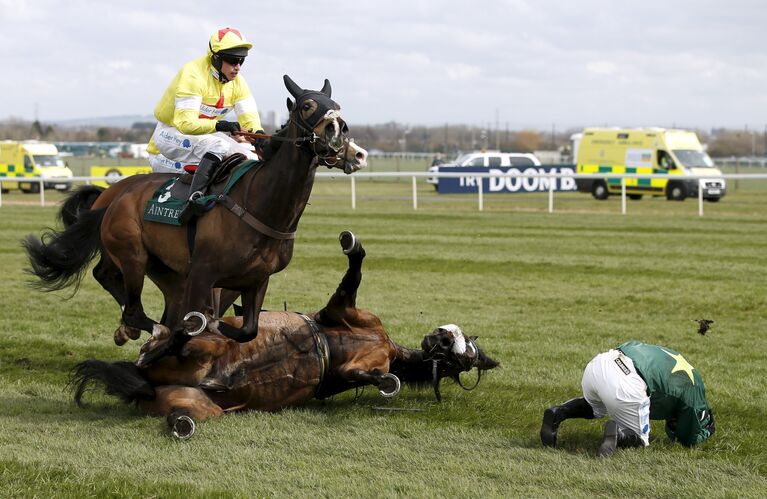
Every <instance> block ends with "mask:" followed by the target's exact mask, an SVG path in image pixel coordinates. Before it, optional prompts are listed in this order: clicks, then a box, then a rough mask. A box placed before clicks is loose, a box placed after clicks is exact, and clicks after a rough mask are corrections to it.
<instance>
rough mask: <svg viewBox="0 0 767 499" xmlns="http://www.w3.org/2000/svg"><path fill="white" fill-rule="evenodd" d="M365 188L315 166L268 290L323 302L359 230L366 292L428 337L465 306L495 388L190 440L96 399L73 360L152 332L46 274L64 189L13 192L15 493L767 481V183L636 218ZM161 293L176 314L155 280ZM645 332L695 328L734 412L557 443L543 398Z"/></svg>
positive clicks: (671, 337)
mask: <svg viewBox="0 0 767 499" xmlns="http://www.w3.org/2000/svg"><path fill="white" fill-rule="evenodd" d="M357 185H358V188H359V192H358V200H357V202H358V205H357V210H351V208H350V201H349V194H348V182H347V181H338V182H336V181H329V180H322V181H319V182H318V183H317V185H316V188H315V194H314V195H313V197H312V200H311V204H310V205H309V206H308V207H307V210H306V213H305V215H304V218H303V219H302V222H301V226H300V228H299V237H298V240H297V244H296V252H295V256H294V258H293V261H292V263H291V264H290V266H289V267H288V268H287V269H286V270H285V271H283V272H282V273H280V274H277V275H275V276H273V277H272V281H271V284H270V288H269V293H268V296H267V300H266V304H265V306H266V307H267V308H271V309H282V307H283V303H284V302H287V304H288V307H289V308H290V309H292V310H298V311H310V310H316V309H318V308H320V307H321V306H323V305H324V303H325V301H326V300H327V299H328V297H329V296H330V294H331V293H332V291H333V290H334V289H335V286H336V285H337V283H338V281H339V279H340V277H341V275H342V273H343V271H344V270H345V266H346V259H345V258H344V257H343V255H342V254H341V252H340V250H339V247H338V242H337V240H336V238H337V235H338V233H339V232H340V231H341V230H344V229H350V230H353V231H355V232H356V233H357V234H358V235H359V236H360V237H361V239H362V240H363V242H364V245H365V248H366V250H367V254H368V258H367V260H366V262H365V267H364V269H363V273H364V279H363V283H362V287H361V289H360V292H359V298H358V304H359V305H360V306H362V307H365V308H368V309H371V310H373V311H375V312H377V313H378V314H379V315H380V317H381V318H382V320H383V322H384V324H385V325H386V327H387V329H388V331H389V334H390V336H391V337H392V338H393V339H394V340H395V341H397V342H398V343H401V344H404V345H407V346H412V347H415V346H416V345H418V344H419V342H420V339H421V338H422V336H423V335H424V334H426V333H428V332H430V331H431V330H432V329H433V328H434V327H435V326H438V325H441V324H445V323H449V322H454V323H456V324H459V325H460V326H462V328H463V329H464V331H465V332H466V333H467V334H473V335H479V337H480V338H479V340H478V343H479V345H480V346H481V347H482V348H483V349H484V350H485V351H486V352H487V353H488V354H489V355H491V356H493V357H494V358H496V359H497V360H499V361H500V362H501V364H502V368H500V369H498V370H496V371H495V372H490V373H487V375H486V376H485V377H483V380H482V383H481V384H480V385H479V388H477V389H476V390H475V391H473V392H465V391H463V390H461V389H460V387H458V386H457V385H454V384H452V383H450V382H446V383H444V384H443V388H442V394H443V399H444V400H443V402H442V403H441V404H439V403H436V401H435V400H434V397H433V394H432V393H431V392H430V391H428V390H426V391H412V390H407V389H404V388H403V391H402V392H401V394H400V395H399V396H398V397H397V398H395V399H392V400H385V399H382V398H381V397H379V396H378V395H377V392H376V391H375V390H372V389H368V390H365V391H364V392H363V393H362V395H361V396H360V397H359V398H358V399H356V400H355V398H354V393H349V394H344V395H341V396H337V397H335V398H334V399H332V400H329V401H327V402H325V403H320V402H315V403H312V404H310V405H309V406H307V407H305V408H301V409H294V410H287V411H283V412H281V413H277V414H260V413H242V414H234V415H227V416H225V417H222V418H219V419H217V420H210V421H206V422H203V423H201V424H200V425H199V428H198V433H197V434H196V435H195V436H194V437H193V438H192V439H191V440H189V441H184V442H179V441H175V440H173V439H172V437H170V436H168V434H167V431H166V429H165V423H164V420H162V419H159V418H149V417H144V416H140V415H139V414H137V412H136V411H135V409H133V408H132V407H127V406H122V405H120V404H119V403H118V402H117V401H116V400H114V399H111V398H108V397H106V396H103V395H98V394H93V395H91V396H90V397H89V398H88V399H87V400H88V401H89V405H88V407H86V408H84V409H81V408H78V407H76V406H75V405H74V403H73V402H72V396H71V393H70V392H69V391H68V389H67V388H66V382H67V372H68V370H69V369H70V368H71V367H72V366H73V365H74V364H76V363H77V362H79V361H81V360H84V359H86V358H99V359H103V360H110V361H114V360H133V359H135V357H136V352H137V350H138V347H139V345H138V344H136V343H133V344H130V345H127V346H125V347H122V348H120V347H116V346H115V345H114V344H113V342H112V332H113V330H114V328H115V327H116V325H117V321H118V316H119V309H118V307H117V306H116V305H115V303H114V302H113V301H112V299H111V298H110V297H109V296H108V295H107V293H106V292H105V291H103V290H102V289H101V288H100V287H99V286H98V285H97V284H96V282H95V281H94V280H93V278H92V277H90V276H87V277H86V279H85V280H84V282H83V284H82V287H81V288H80V290H79V292H78V293H77V294H76V295H75V296H74V297H72V298H71V299H68V297H69V295H70V294H71V292H70V293H55V294H42V293H39V292H36V291H34V290H32V289H30V288H29V287H28V286H27V285H26V282H27V277H26V276H25V274H24V273H23V270H22V269H23V268H24V267H25V265H26V261H25V257H24V255H23V253H22V252H21V249H20V246H19V240H20V239H21V238H22V237H23V236H24V235H26V234H28V233H39V231H40V230H41V229H42V228H43V227H46V226H51V225H53V224H54V217H55V207H46V208H40V207H37V206H24V205H17V204H14V201H17V202H18V198H16V197H15V196H17V195H15V194H9V195H6V196H4V197H3V201H4V205H3V207H2V208H0V220H1V222H0V253H2V255H3V258H2V263H0V272H2V274H3V276H4V279H3V280H2V283H0V289H2V296H3V297H4V300H3V305H2V308H3V311H2V331H1V332H0V334H2V338H0V491H1V492H0V496H3V497H20V496H23V497H32V496H37V497H51V496H56V497H60V496H64V497H78V498H79V497H103V496H136V497H139V496H140V497H263V496H280V497H307V496H311V497H317V496H321V497H339V496H340V497H381V496H385V497H391V496H409V497H413V496H414V497H443V496H446V497H519V496H523V497H530V496H548V497H561V496H567V497H592V496H621V497H702V496H706V497H724V496H727V497H764V496H765V495H767V477H766V475H767V448H766V447H765V443H764V442H765V439H764V430H763V428H764V421H765V420H766V419H767V395H766V394H765V382H764V380H765V377H766V376H767V364H765V361H764V359H765V354H764V352H765V351H767V337H766V336H765V331H767V316H766V315H765V310H766V309H767V299H766V298H765V297H766V296H767V268H766V267H767V266H766V265H765V261H766V260H765V250H766V249H767V230H765V227H766V224H767V196H765V191H767V189H765V188H764V187H765V186H764V184H761V185H760V184H759V183H749V184H748V185H749V188H746V187H745V186H741V188H740V189H739V190H738V191H735V192H732V193H731V195H729V196H728V197H727V198H725V199H724V200H722V201H721V202H720V203H717V204H710V203H707V204H706V205H705V209H706V215H705V216H704V217H698V215H697V204H696V203H695V202H694V201H690V200H688V201H685V202H683V203H670V202H667V201H665V200H662V199H644V200H642V201H639V202H630V203H629V208H628V215H626V216H622V215H621V214H620V202H619V201H618V200H616V199H610V200H608V201H606V202H598V201H595V200H593V199H591V197H590V196H587V195H578V194H566V195H562V196H558V197H557V198H556V199H557V201H556V203H555V209H556V210H557V213H554V214H549V213H547V212H546V209H547V200H546V197H545V195H519V196H513V195H512V196H488V197H487V198H486V201H485V211H484V212H479V211H478V210H477V204H476V198H473V197H461V196H447V197H446V196H438V195H435V194H433V190H432V188H431V187H430V186H428V185H425V184H423V182H419V196H420V198H419V209H418V211H414V210H413V209H412V202H411V201H410V198H409V196H410V185H409V184H407V183H406V184H404V185H403V183H396V182H391V183H386V182H362V181H360V182H358V184H357ZM18 196H21V195H18ZM56 196H57V195H56V194H51V195H50V196H47V199H48V200H49V201H55V200H56V199H57V197H56ZM22 199H24V198H22ZM26 199H28V198H26ZM32 199H33V200H36V199H37V198H36V197H34V196H33V197H32ZM6 201H7V202H6ZM244 230H247V229H244ZM145 304H146V307H147V309H148V311H149V313H150V315H152V316H154V317H158V316H159V313H160V310H161V304H160V302H159V294H158V293H157V291H156V290H155V289H153V288H150V289H147V291H146V292H145ZM702 318H706V319H713V320H715V321H716V323H715V324H714V326H713V329H712V331H710V332H709V333H708V334H707V335H706V336H700V335H698V334H697V333H696V329H697V324H695V323H694V322H693V320H694V319H702ZM628 339H639V340H643V341H647V342H654V343H659V344H663V345H667V346H669V347H672V348H675V349H677V350H679V351H681V352H682V353H683V354H684V355H685V357H686V358H687V359H688V360H689V361H690V362H691V363H692V365H694V366H695V367H696V368H697V369H699V370H700V372H701V373H702V375H703V377H704V379H705V381H706V386H707V390H708V398H709V401H710V402H711V404H712V406H713V407H714V408H715V411H716V414H717V433H716V434H715V435H714V436H713V437H712V438H711V439H710V440H709V441H708V442H706V443H704V444H703V445H701V446H700V447H698V448H695V449H686V448H683V447H681V446H679V445H677V444H672V443H670V442H669V441H668V440H667V438H666V436H665V434H664V432H663V424H662V422H655V423H654V424H653V427H652V435H653V437H652V438H653V441H652V444H651V446H650V447H649V448H647V449H632V450H621V451H619V452H618V453H617V454H616V456H614V458H612V459H610V460H600V459H597V458H596V457H595V456H596V450H597V446H598V443H599V441H600V438H601V433H602V423H603V421H602V422H600V421H585V420H575V421H568V422H566V423H564V424H563V425H562V428H561V430H560V438H559V442H560V445H559V448H558V449H556V450H551V449H543V448H542V447H541V445H540V441H539V438H538V430H539V427H540V421H541V416H542V413H543V410H544V409H545V408H546V407H548V406H550V405H553V404H556V403H560V402H562V401H564V400H567V399H569V398H571V397H573V396H577V395H578V394H579V388H580V378H581V374H582V370H583V368H584V366H585V365H586V363H588V361H589V360H590V359H591V358H592V357H593V356H594V355H595V354H597V353H599V352H601V351H604V350H607V349H609V348H612V347H615V346H617V345H618V344H620V343H621V342H623V341H625V340H628ZM466 381H467V382H471V381H472V379H471V378H467V380H466ZM371 406H389V407H398V408H408V409H421V410H422V412H390V413H387V412H376V411H373V410H372V409H371Z"/></svg>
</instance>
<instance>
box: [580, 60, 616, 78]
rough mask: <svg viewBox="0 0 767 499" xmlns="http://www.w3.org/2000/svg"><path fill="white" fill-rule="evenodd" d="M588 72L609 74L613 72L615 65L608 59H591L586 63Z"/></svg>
mask: <svg viewBox="0 0 767 499" xmlns="http://www.w3.org/2000/svg"><path fill="white" fill-rule="evenodd" d="M586 69H587V70H588V71H589V72H590V73H594V74H598V75H607V76H610V75H612V74H614V73H615V71H616V69H617V67H616V66H615V64H613V63H612V62H609V61H593V62H589V63H587V64H586Z"/></svg>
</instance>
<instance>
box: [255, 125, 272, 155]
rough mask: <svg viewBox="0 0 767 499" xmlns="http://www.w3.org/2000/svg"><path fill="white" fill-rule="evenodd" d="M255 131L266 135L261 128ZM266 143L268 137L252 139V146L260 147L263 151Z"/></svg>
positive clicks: (267, 143)
mask: <svg viewBox="0 0 767 499" xmlns="http://www.w3.org/2000/svg"><path fill="white" fill-rule="evenodd" d="M256 133H257V134H261V135H266V132H265V131H263V130H256ZM268 145H269V139H255V140H254V141H253V146H254V147H255V148H256V149H260V150H262V151H263V150H264V149H266V146H268Z"/></svg>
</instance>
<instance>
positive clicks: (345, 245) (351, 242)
mask: <svg viewBox="0 0 767 499" xmlns="http://www.w3.org/2000/svg"><path fill="white" fill-rule="evenodd" d="M338 241H339V242H340V243H341V250H343V252H344V255H351V254H354V253H356V252H358V251H359V249H360V240H359V239H357V236H355V235H354V233H352V232H351V231H349V230H345V231H343V232H341V234H340V235H339V236H338Z"/></svg>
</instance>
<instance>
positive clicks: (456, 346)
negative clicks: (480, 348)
mask: <svg viewBox="0 0 767 499" xmlns="http://www.w3.org/2000/svg"><path fill="white" fill-rule="evenodd" d="M439 329H444V330H445V331H447V332H448V333H450V335H451V336H452V337H453V348H452V351H453V353H455V354H457V355H463V354H465V353H466V337H464V335H463V331H461V328H460V327H458V326H456V325H455V324H445V325H444V326H440V327H439Z"/></svg>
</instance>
